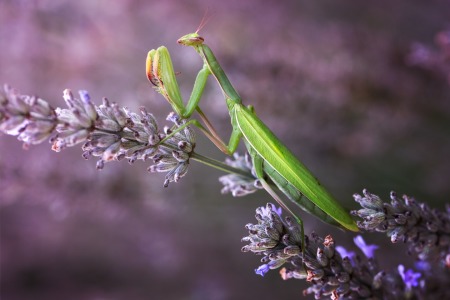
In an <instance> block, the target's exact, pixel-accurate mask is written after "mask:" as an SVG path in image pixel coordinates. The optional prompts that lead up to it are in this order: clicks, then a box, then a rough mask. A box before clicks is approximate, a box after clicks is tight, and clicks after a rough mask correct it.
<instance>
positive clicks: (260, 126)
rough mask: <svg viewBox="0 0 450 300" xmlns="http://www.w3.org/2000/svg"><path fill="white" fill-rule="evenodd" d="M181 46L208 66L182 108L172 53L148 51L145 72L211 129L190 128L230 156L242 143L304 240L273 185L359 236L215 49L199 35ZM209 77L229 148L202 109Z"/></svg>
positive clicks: (182, 112) (180, 110) (182, 110)
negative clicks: (219, 95)
mask: <svg viewBox="0 0 450 300" xmlns="http://www.w3.org/2000/svg"><path fill="white" fill-rule="evenodd" d="M178 43H179V44H181V45H184V46H190V47H193V48H194V49H195V51H196V52H197V53H198V54H199V55H200V57H201V59H202V61H203V67H202V69H201V70H200V71H199V73H198V75H197V78H196V80H195V83H194V87H193V90H192V93H191V96H190V98H189V101H188V102H187V104H186V105H184V103H183V100H182V97H181V93H180V90H179V87H178V83H177V80H176V76H175V72H174V69H173V65H172V61H171V58H170V54H169V52H168V50H167V48H166V47H164V46H161V47H159V48H158V49H156V50H155V49H153V50H151V51H149V53H148V55H147V62H146V73H147V77H148V79H149V80H150V82H151V83H152V84H153V85H155V87H156V88H157V90H158V91H159V92H160V93H161V94H162V95H163V96H164V97H165V98H166V99H167V101H168V102H169V103H170V104H171V106H172V108H173V110H174V111H175V112H176V113H177V114H178V115H179V116H180V117H181V118H183V119H189V118H190V117H191V115H192V114H193V113H194V112H195V111H196V112H197V113H198V114H199V115H200V117H201V119H202V120H203V122H204V124H205V126H206V128H205V127H204V126H203V125H202V124H201V123H200V122H199V121H198V120H196V119H191V120H189V121H188V122H186V123H185V126H188V125H195V126H196V127H198V128H199V129H200V130H201V131H202V132H204V133H205V135H206V136H207V137H208V138H209V139H210V140H211V141H212V142H213V143H214V144H215V145H216V146H217V147H218V148H219V149H220V150H221V151H222V152H224V153H225V154H227V155H230V154H232V153H234V152H235V151H236V149H237V147H238V144H239V141H240V140H241V139H243V140H244V143H245V146H246V148H247V151H248V153H249V154H250V156H251V158H252V162H253V165H254V168H255V173H256V176H257V178H258V179H259V181H260V182H261V185H262V186H263V188H264V189H265V190H266V191H267V192H268V193H269V194H270V195H271V196H272V197H273V198H274V199H275V200H276V201H277V202H278V203H279V204H280V205H281V206H282V207H283V208H284V209H285V210H287V211H288V212H290V213H291V214H292V215H293V216H294V218H295V219H296V221H297V222H298V223H299V224H300V226H301V231H302V236H303V237H304V231H303V222H302V220H301V219H300V218H298V217H297V216H296V215H295V214H293V213H292V211H291V210H290V209H289V208H288V207H287V205H285V203H284V201H283V200H282V199H281V198H280V197H279V196H278V195H277V193H276V192H275V191H274V189H273V188H272V186H273V184H274V185H275V186H276V187H277V188H278V189H279V190H280V191H282V192H283V193H284V194H285V195H286V196H287V198H289V199H290V200H291V201H292V202H293V203H295V204H296V205H297V206H299V207H300V208H302V209H303V210H305V211H307V212H309V213H311V214H313V215H315V216H316V217H318V218H319V219H321V220H322V221H325V222H327V223H330V224H332V225H335V226H338V227H341V228H344V229H347V230H351V231H358V227H357V226H356V224H355V222H354V220H353V219H352V218H351V216H350V215H349V213H348V212H347V211H346V210H345V209H344V208H343V207H342V206H341V205H340V204H339V203H338V202H337V201H336V200H335V199H334V198H333V197H332V196H331V194H330V193H328V191H327V190H326V189H325V188H324V187H323V186H322V185H321V184H320V183H319V181H318V180H317V179H316V178H315V177H314V175H313V174H312V173H311V172H310V171H309V170H308V169H307V168H306V166H305V165H303V164H302V163H301V162H300V161H299V160H298V159H297V158H296V157H295V156H294V155H293V154H292V152H291V151H290V150H289V149H288V148H287V147H286V146H285V145H284V144H283V143H282V142H281V141H280V140H279V139H278V138H277V137H276V136H275V134H274V133H273V132H272V131H271V130H270V129H269V128H268V127H267V126H266V125H265V124H264V123H263V122H262V121H261V120H260V119H259V118H258V116H257V115H256V113H255V111H254V109H253V107H252V106H244V105H243V104H242V100H241V98H240V96H239V94H238V93H237V92H236V90H235V89H234V87H233V86H232V84H231V82H230V81H229V79H228V77H227V76H226V75H225V72H224V70H223V69H222V67H221V66H220V64H219V63H218V61H217V59H216V57H215V56H214V54H213V52H212V50H211V49H210V48H209V47H208V46H207V45H206V44H205V43H204V38H203V37H201V36H200V35H199V34H198V30H197V31H196V32H194V33H191V34H187V35H184V36H182V37H181V38H180V39H178ZM210 75H213V77H214V78H215V80H216V81H217V83H218V84H219V86H220V88H221V90H222V92H223V95H224V97H225V101H226V104H227V107H228V111H229V114H230V118H231V125H232V133H231V136H230V139H229V142H228V144H226V143H225V142H223V141H222V139H220V137H219V136H218V134H217V133H216V132H215V130H214V128H213V126H212V125H211V123H210V122H209V121H208V119H207V118H206V116H205V114H204V113H203V111H202V110H201V109H200V107H199V101H200V98H201V96H202V94H203V91H204V88H205V85H206V82H207V79H208V77H209V76H210ZM178 130H181V128H178Z"/></svg>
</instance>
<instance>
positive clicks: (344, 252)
mask: <svg viewBox="0 0 450 300" xmlns="http://www.w3.org/2000/svg"><path fill="white" fill-rule="evenodd" d="M335 249H336V251H337V252H339V254H340V255H341V257H342V258H344V257H348V258H350V259H352V258H353V257H354V256H355V252H353V251H347V249H345V248H344V247H342V246H336V248H335Z"/></svg>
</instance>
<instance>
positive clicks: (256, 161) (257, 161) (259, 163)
mask: <svg viewBox="0 0 450 300" xmlns="http://www.w3.org/2000/svg"><path fill="white" fill-rule="evenodd" d="M249 152H253V153H251V155H252V159H253V166H254V168H255V173H256V176H257V177H258V179H259V181H260V182H261V185H262V186H263V188H264V189H265V190H266V191H267V193H269V195H270V196H272V198H273V199H274V200H275V201H277V203H278V204H279V205H280V206H281V207H282V208H283V209H284V210H285V211H287V212H288V213H289V214H291V215H292V216H293V217H294V219H295V221H296V222H297V223H298V224H299V225H300V234H301V251H302V255H304V253H305V229H304V227H303V221H302V220H301V219H300V218H299V217H297V216H296V215H295V214H294V213H293V212H292V211H291V210H290V209H289V207H287V205H286V204H285V203H284V202H283V200H282V199H281V198H280V197H279V196H278V195H277V193H275V191H274V190H273V189H272V187H271V186H270V185H269V184H268V183H267V181H266V180H265V179H264V170H263V163H264V160H263V159H262V157H260V156H258V155H257V154H256V153H254V151H249Z"/></svg>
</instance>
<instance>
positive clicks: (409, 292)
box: [242, 204, 443, 299]
mask: <svg viewBox="0 0 450 300" xmlns="http://www.w3.org/2000/svg"><path fill="white" fill-rule="evenodd" d="M256 212H257V214H256V219H257V220H258V224H248V225H246V228H247V229H248V230H249V235H248V236H246V237H244V238H243V241H245V242H248V243H249V244H248V245H246V246H244V247H243V248H242V251H244V252H253V253H255V254H258V255H263V258H262V260H261V261H262V263H263V264H262V265H260V266H259V267H258V268H257V269H256V270H255V273H256V274H258V275H262V276H264V275H265V274H266V273H267V272H268V271H270V270H271V269H276V268H279V267H281V266H284V267H283V268H282V269H281V271H280V274H281V277H282V278H283V279H285V280H287V279H290V278H295V279H306V281H308V282H309V283H310V284H311V286H310V287H309V288H307V289H306V290H304V294H305V295H306V294H313V295H314V297H315V299H325V298H330V299H367V298H370V299H412V298H417V297H422V296H423V295H425V294H426V292H427V291H428V290H429V288H428V286H429V285H430V284H429V283H428V281H426V282H425V281H423V282H422V283H421V284H420V285H419V281H418V279H419V278H422V277H421V276H422V275H421V274H420V273H417V272H414V271H412V270H408V271H405V270H404V267H403V266H399V268H398V270H397V269H395V270H392V271H391V272H386V271H383V270H380V269H379V267H378V264H377V263H376V260H375V257H374V250H375V249H376V248H377V246H375V245H367V244H366V242H365V241H364V239H363V238H362V237H361V236H359V237H356V238H355V244H356V245H357V246H358V247H359V248H360V249H361V251H362V252H363V253H364V256H365V257H360V256H359V255H357V254H355V252H353V251H347V250H346V249H345V248H343V247H341V246H335V241H334V240H333V238H332V237H331V236H330V235H329V236H326V237H325V238H321V237H319V236H317V235H316V234H314V233H312V234H311V235H310V236H309V238H306V239H305V242H306V243H305V244H306V245H305V246H306V248H305V249H304V251H303V252H302V251H301V237H300V236H299V233H300V229H299V225H298V224H296V223H295V222H292V221H291V219H290V218H289V217H287V218H286V219H285V220H283V219H282V218H281V217H280V215H279V214H278V213H276V212H275V209H274V206H273V205H271V204H269V205H267V206H266V207H260V208H258V209H257V210H256ZM442 293H443V289H442V288H441V289H434V290H433V294H434V295H436V294H438V295H440V294H442Z"/></svg>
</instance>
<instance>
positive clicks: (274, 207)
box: [271, 203, 283, 217]
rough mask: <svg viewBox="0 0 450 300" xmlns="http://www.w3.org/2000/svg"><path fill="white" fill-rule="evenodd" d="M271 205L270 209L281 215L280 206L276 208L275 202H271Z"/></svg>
mask: <svg viewBox="0 0 450 300" xmlns="http://www.w3.org/2000/svg"><path fill="white" fill-rule="evenodd" d="M271 205H272V211H274V212H276V213H277V215H278V216H280V217H281V213H282V212H283V210H282V209H281V206H280V207H278V208H277V207H276V206H275V204H272V203H271Z"/></svg>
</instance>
